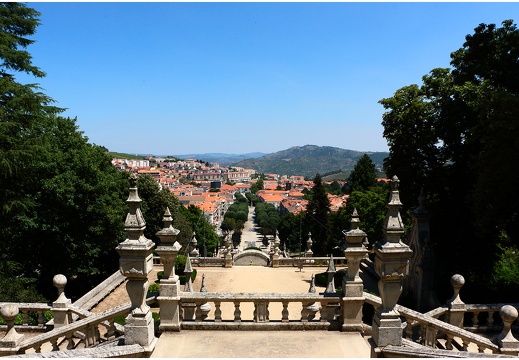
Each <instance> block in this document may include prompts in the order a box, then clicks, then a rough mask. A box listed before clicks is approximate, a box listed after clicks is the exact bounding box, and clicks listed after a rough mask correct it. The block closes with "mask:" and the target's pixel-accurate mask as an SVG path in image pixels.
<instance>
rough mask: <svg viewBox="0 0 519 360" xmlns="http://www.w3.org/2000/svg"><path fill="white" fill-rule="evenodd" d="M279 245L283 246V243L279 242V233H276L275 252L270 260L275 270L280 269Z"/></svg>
mask: <svg viewBox="0 0 519 360" xmlns="http://www.w3.org/2000/svg"><path fill="white" fill-rule="evenodd" d="M279 244H281V241H280V240H279V236H278V232H277V231H276V237H275V239H274V250H273V252H272V256H271V259H270V260H271V263H272V267H273V268H278V267H279Z"/></svg>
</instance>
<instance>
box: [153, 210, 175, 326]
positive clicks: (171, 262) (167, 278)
mask: <svg viewBox="0 0 519 360" xmlns="http://www.w3.org/2000/svg"><path fill="white" fill-rule="evenodd" d="M162 221H163V222H164V227H163V228H162V230H160V231H158V232H157V233H156V234H155V235H157V236H158V238H159V239H160V246H158V247H157V249H156V251H155V252H156V253H157V255H159V257H160V260H161V262H162V264H163V266H164V276H163V277H162V279H160V283H159V297H158V298H157V300H158V301H159V306H160V325H159V330H160V331H161V332H162V331H164V330H168V331H180V305H179V304H180V281H179V279H178V275H176V274H175V260H176V259H177V256H178V252H179V251H180V248H181V246H180V244H179V243H178V241H176V239H177V235H178V234H179V233H180V230H178V229H175V228H174V227H173V226H172V225H171V224H172V223H173V218H172V217H171V213H170V211H169V208H166V211H165V213H164V218H163V219H162Z"/></svg>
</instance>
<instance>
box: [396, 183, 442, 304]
mask: <svg viewBox="0 0 519 360" xmlns="http://www.w3.org/2000/svg"><path fill="white" fill-rule="evenodd" d="M418 203H419V205H418V207H417V208H416V209H414V210H413V212H411V218H412V226H411V232H410V234H409V236H408V240H407V241H406V243H407V245H409V247H410V248H411V250H413V256H412V257H411V259H410V261H409V276H408V277H406V278H405V279H404V287H403V293H402V296H403V297H408V298H409V299H410V300H411V302H412V303H413V304H414V309H415V310H418V311H420V312H424V313H425V312H427V311H429V310H431V309H434V308H437V307H438V306H440V303H439V301H438V296H437V294H436V291H435V290H434V264H435V259H434V251H433V248H432V246H431V241H430V230H429V219H430V214H429V211H428V210H427V208H426V207H425V195H424V193H423V189H422V192H421V193H420V196H419V197H418Z"/></svg>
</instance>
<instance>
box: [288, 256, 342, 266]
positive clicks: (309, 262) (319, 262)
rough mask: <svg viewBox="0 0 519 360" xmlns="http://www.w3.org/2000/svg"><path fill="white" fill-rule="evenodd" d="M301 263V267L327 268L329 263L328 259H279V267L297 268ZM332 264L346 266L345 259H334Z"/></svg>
mask: <svg viewBox="0 0 519 360" xmlns="http://www.w3.org/2000/svg"><path fill="white" fill-rule="evenodd" d="M301 262H302V263H303V266H305V267H308V266H322V267H325V266H328V263H329V262H330V258H329V257H300V258H279V266H292V267H299V266H300V264H301ZM333 262H334V264H335V266H339V265H342V266H346V258H344V257H334V258H333Z"/></svg>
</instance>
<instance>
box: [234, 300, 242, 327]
mask: <svg viewBox="0 0 519 360" xmlns="http://www.w3.org/2000/svg"><path fill="white" fill-rule="evenodd" d="M234 321H235V322H241V310H240V302H239V301H235V302H234Z"/></svg>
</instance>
